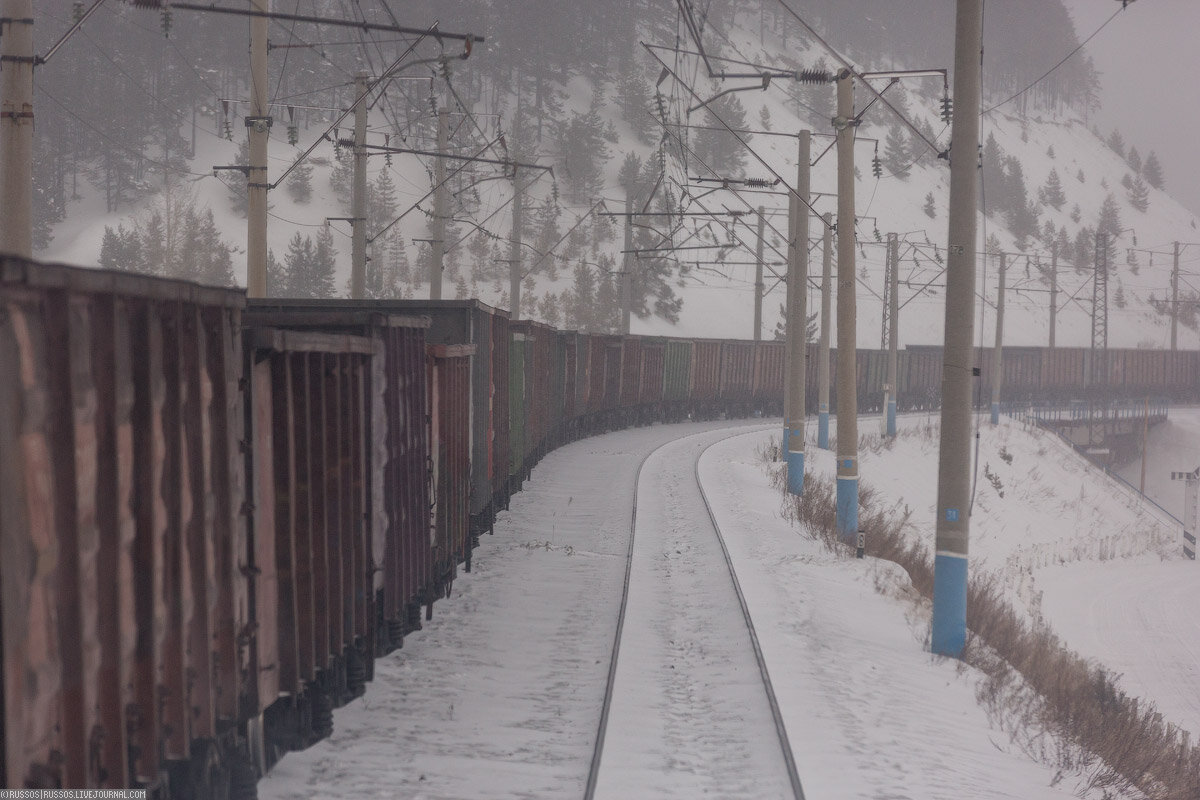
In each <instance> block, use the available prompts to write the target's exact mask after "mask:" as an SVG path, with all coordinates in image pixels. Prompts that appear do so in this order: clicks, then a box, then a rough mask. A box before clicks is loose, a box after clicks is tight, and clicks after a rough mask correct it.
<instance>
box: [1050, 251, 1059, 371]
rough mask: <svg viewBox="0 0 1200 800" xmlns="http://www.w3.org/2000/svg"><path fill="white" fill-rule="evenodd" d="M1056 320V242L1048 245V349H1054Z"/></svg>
mask: <svg viewBox="0 0 1200 800" xmlns="http://www.w3.org/2000/svg"><path fill="white" fill-rule="evenodd" d="M1057 321H1058V242H1057V241H1056V242H1054V244H1052V245H1050V349H1051V350H1053V349H1054V329H1055V327H1056V325H1057Z"/></svg>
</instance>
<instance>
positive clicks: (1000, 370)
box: [992, 253, 1008, 425]
mask: <svg viewBox="0 0 1200 800" xmlns="http://www.w3.org/2000/svg"><path fill="white" fill-rule="evenodd" d="M1007 271H1008V256H1006V255H1005V254H1004V253H1001V254H1000V290H999V291H998V292H997V294H996V341H995V345H994V348H993V350H992V424H993V425H998V424H1000V383H1001V381H1003V380H1004V365H1003V363H1002V361H1003V358H1004V276H1005V273H1006V272H1007Z"/></svg>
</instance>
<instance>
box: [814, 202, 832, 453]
mask: <svg viewBox="0 0 1200 800" xmlns="http://www.w3.org/2000/svg"><path fill="white" fill-rule="evenodd" d="M824 219H825V232H824V234H823V235H822V236H821V342H820V344H818V345H817V447H819V448H821V449H822V450H828V449H829V314H830V306H832V305H833V303H832V297H833V215H832V214H830V213H829V212H828V211H827V212H825V217H824Z"/></svg>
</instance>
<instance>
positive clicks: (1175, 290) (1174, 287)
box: [1171, 242, 1179, 352]
mask: <svg viewBox="0 0 1200 800" xmlns="http://www.w3.org/2000/svg"><path fill="white" fill-rule="evenodd" d="M1178 326H1179V242H1175V266H1173V267H1172V268H1171V350H1172V352H1174V351H1175V350H1176V349H1177V348H1178V346H1179V335H1178V334H1179V330H1178Z"/></svg>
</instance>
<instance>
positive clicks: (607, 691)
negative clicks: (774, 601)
mask: <svg viewBox="0 0 1200 800" xmlns="http://www.w3.org/2000/svg"><path fill="white" fill-rule="evenodd" d="M770 429H771V428H770V427H768V426H763V427H761V428H760V427H757V426H735V427H730V428H726V429H720V428H719V429H717V430H718V431H721V430H728V431H730V433H729V435H727V436H725V437H723V438H721V439H718V440H717V441H715V442H712V443H711V444H709V445H707V446H705V447H704V449H703V450H701V451H700V452H699V453H697V454H696V458H695V461H694V463H693V465H692V469H693V474H694V476H695V480H696V487H697V488H698V489H699V490H700V497H701V499H702V500H703V501H704V508H705V511H706V512H707V513H708V518H709V521H710V522H711V523H712V528H713V532H714V533H715V534H716V537H717V543H718V544H719V545H720V546H721V552H722V554H723V555H724V558H725V566H726V569H727V570H728V572H729V578H730V581H731V582H732V584H733V590H734V593H735V594H736V595H737V598H738V604H739V605H740V606H741V610H742V618H743V620H744V621H745V623H746V629H747V631H748V632H749V634H750V642H751V645H752V646H753V649H754V658H755V661H756V662H757V664H758V671H759V676H760V677H761V678H762V681H763V687H764V689H765V692H766V696H767V704H768V705H769V706H770V708H771V717H772V719H773V720H774V723H775V733H776V736H777V738H778V740H779V746H780V749H781V750H782V754H783V760H784V765H785V766H786V768H787V773H788V781H789V783H790V785H791V788H792V794H793V797H794V800H804V789H803V787H802V786H801V783H800V775H799V772H798V770H797V767H796V759H795V756H794V755H793V753H792V746H791V742H790V740H789V739H788V735H787V728H786V726H785V725H784V721H783V714H782V712H781V710H780V708H779V701H778V699H777V697H776V695H775V687H774V685H773V684H772V683H771V676H770V673H769V671H768V669H767V664H766V660H765V658H764V656H763V652H762V647H761V646H760V644H759V641H758V633H757V631H756V630H755V628H754V622H753V621H752V620H751V617H750V608H749V606H748V605H747V604H746V597H745V595H744V594H743V593H742V586H741V583H740V582H739V581H738V578H737V572H736V570H735V569H734V566H733V560H732V558H731V557H730V555H729V548H728V547H726V545H725V537H724V536H723V535H722V534H721V528H720V526H719V525H718V524H717V518H716V516H715V515H714V514H713V510H712V506H711V505H710V504H709V501H708V495H707V494H705V492H704V485H703V484H702V483H701V481H700V460H701V459H702V458H703V457H704V454H705V453H707V452H708V451H709V449H711V448H712V447H713V446H715V445H717V444H720V443H721V442H724V441H726V440H728V439H731V438H733V437H734V436H740V435H743V434H746V433H753V432H755V431H758V430H770ZM709 433H713V431H702V432H700V433H695V434H691V435H690V436H688V437H683V438H691V436H703V435H705V434H709ZM679 441H680V440H679V439H673V440H671V441H669V442H665V443H664V444H662V445H659V446H658V447H656V448H654V449H653V450H651V451H650V452H649V453H647V454H646V456H645V458H643V459H642V462H641V463H640V464H638V469H637V474H636V475H635V476H634V491H633V513H632V515H631V517H630V522H629V548H628V550H627V552H626V556H625V582H624V586H623V587H622V590H621V607H620V611H619V612H618V615H617V631H616V635H615V636H614V639H613V649H612V659H611V660H610V662H609V666H608V678H607V681H606V683H605V686H604V702H603V704H602V706H601V711H600V724H599V728H598V731H597V735H596V743H595V746H594V748H593V750H592V760H591V764H590V766H589V768H588V779H587V785H586V787H585V789H584V795H583V796H584V800H594V798H595V796H596V785H597V782H598V781H599V778H600V765H601V761H602V760H603V755H604V740H605V735H606V733H607V729H608V719H609V713H610V710H611V708H612V699H613V694H614V689H615V686H616V677H617V662H618V660H619V656H620V649H621V634H622V632H623V631H624V628H625V614H626V610H627V608H628V605H629V584H630V580H631V577H632V574H633V551H634V536H635V533H636V530H637V500H638V486H639V485H640V483H641V477H642V467H644V466H645V465H646V462H647V461H649V460H650V457H651V456H653V455H654V454H655V453H657V452H658V451H659V450H662V449H663V448H664V447H667V446H669V445H672V444H676V443H678V442H679Z"/></svg>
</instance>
